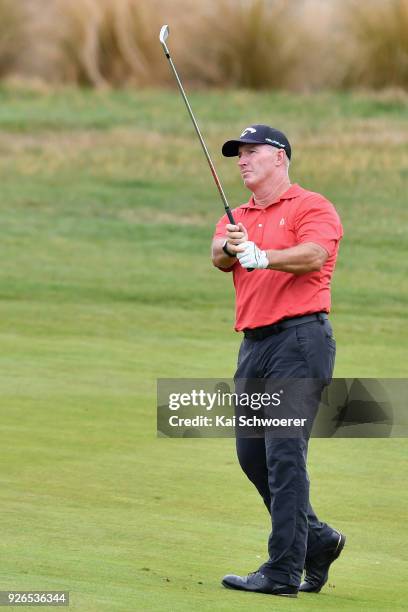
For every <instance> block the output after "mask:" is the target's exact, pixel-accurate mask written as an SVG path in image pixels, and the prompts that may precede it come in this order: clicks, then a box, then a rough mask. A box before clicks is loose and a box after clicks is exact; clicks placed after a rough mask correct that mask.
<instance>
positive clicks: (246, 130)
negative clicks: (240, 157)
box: [240, 127, 256, 138]
mask: <svg viewBox="0 0 408 612" xmlns="http://www.w3.org/2000/svg"><path fill="white" fill-rule="evenodd" d="M255 132H256V129H255V128H251V127H247V128H245V130H244V131H243V132H242V134H241V136H240V138H243V137H244V136H246V135H247V134H255Z"/></svg>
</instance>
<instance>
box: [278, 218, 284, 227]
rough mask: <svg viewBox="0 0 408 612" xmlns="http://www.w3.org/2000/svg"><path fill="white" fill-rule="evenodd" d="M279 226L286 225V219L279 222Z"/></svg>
mask: <svg viewBox="0 0 408 612" xmlns="http://www.w3.org/2000/svg"><path fill="white" fill-rule="evenodd" d="M279 225H285V218H284V217H282V219H281V220H280V221H279Z"/></svg>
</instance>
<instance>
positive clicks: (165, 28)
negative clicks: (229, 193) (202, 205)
mask: <svg viewBox="0 0 408 612" xmlns="http://www.w3.org/2000/svg"><path fill="white" fill-rule="evenodd" d="M168 35H169V26H168V25H164V26H163V27H162V29H161V30H160V36H159V38H160V42H161V44H162V46H163V50H164V53H165V55H166V57H167V59H168V60H169V64H170V67H171V69H172V71H173V73H174V76H175V77H176V81H177V85H178V87H179V90H180V93H181V95H182V97H183V100H184V103H185V105H186V107H187V110H188V114H189V115H190V117H191V121H192V122H193V125H194V128H195V131H196V132H197V136H198V138H199V140H200V143H201V146H202V148H203V151H204V155H205V156H206V158H207V161H208V165H209V166H210V170H211V174H212V175H213V178H214V181H215V184H216V186H217V189H218V191H219V194H220V196H221V200H222V202H223V204H224V208H225V212H226V213H227V215H228V219H229V220H230V223H232V224H233V225H236V223H235V220H234V217H233V215H232V212H231V209H230V207H229V204H228V200H227V198H226V196H225V193H224V190H223V188H222V185H221V182H220V179H219V178H218V176H217V173H216V171H215V168H214V164H213V162H212V159H211V157H210V154H209V152H208V149H207V147H206V144H205V142H204V139H203V137H202V136H201V132H200V128H199V127H198V124H197V121H196V120H195V117H194V115H193V111H192V110H191V106H190V103H189V101H188V100H187V96H186V92H185V91H184V88H183V85H182V83H181V81H180V77H179V75H178V74H177V70H176V68H175V66H174V63H173V60H172V59H171V57H170V51H169V49H168V47H167V45H166V40H167V37H168Z"/></svg>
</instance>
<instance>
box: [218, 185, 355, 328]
mask: <svg viewBox="0 0 408 612" xmlns="http://www.w3.org/2000/svg"><path fill="white" fill-rule="evenodd" d="M233 212H234V219H235V221H236V222H237V223H239V222H241V223H242V224H243V225H244V227H245V228H246V229H247V231H248V237H249V240H252V241H253V242H255V244H257V245H258V247H259V248H261V249H263V250H268V249H287V248H289V247H293V246H296V245H297V244H302V243H304V242H315V243H316V244H319V245H320V246H322V247H323V248H324V249H326V251H327V252H328V254H329V257H328V259H327V261H326V263H325V264H324V266H323V268H322V269H321V270H320V271H318V272H308V273H307V274H302V275H300V276H296V275H295V274H292V273H289V272H280V271H278V270H254V271H253V272H247V271H246V270H245V269H244V268H242V266H241V264H240V263H239V261H238V260H237V261H236V262H235V263H234V265H233V266H232V267H231V268H228V269H225V268H220V270H223V271H224V272H232V273H233V279H234V285H235V293H236V324H235V329H236V330H237V331H241V330H243V329H247V328H254V327H260V326H262V325H270V324H272V323H276V322H277V321H280V320H281V319H284V318H288V317H296V316H300V315H305V314H310V313H313V312H322V311H325V312H329V311H330V281H331V277H332V274H333V271H334V266H335V264H336V257H337V251H338V248H339V242H340V240H341V238H342V236H343V228H342V226H341V222H340V218H339V216H338V214H337V212H336V209H335V208H334V206H333V204H331V203H330V202H329V201H328V200H326V198H324V197H323V196H322V195H320V194H318V193H314V192H312V191H307V190H306V189H302V187H300V186H299V185H296V184H295V185H292V186H291V187H290V188H289V189H288V190H287V191H286V192H285V193H284V194H283V195H281V196H280V198H278V199H277V200H275V201H274V202H271V203H270V204H268V205H266V206H256V205H255V204H254V200H253V197H251V199H250V200H249V202H247V203H246V204H242V206H239V207H238V208H236V209H235V210H234V211H233ZM227 223H229V221H228V217H227V215H224V216H223V217H222V218H221V219H220V220H219V222H218V223H217V227H216V231H215V234H214V237H223V236H225V226H226V225H227Z"/></svg>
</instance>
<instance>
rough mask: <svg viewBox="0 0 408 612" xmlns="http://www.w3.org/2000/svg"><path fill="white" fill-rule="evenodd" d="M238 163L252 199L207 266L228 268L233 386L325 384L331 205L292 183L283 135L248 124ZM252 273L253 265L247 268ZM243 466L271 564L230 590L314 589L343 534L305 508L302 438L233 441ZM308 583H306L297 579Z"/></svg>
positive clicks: (232, 146)
mask: <svg viewBox="0 0 408 612" xmlns="http://www.w3.org/2000/svg"><path fill="white" fill-rule="evenodd" d="M222 152H223V154H224V155H225V156H226V157H235V156H237V157H238V167H239V170H240V172H241V176H242V180H243V182H244V184H245V186H246V187H247V188H248V189H249V190H250V191H251V192H252V195H251V197H250V199H249V201H248V202H247V203H246V204H243V205H242V206H239V207H238V208H236V209H235V210H234V211H233V214H234V218H235V222H236V225H232V224H230V223H229V221H228V218H227V216H226V215H224V217H222V218H221V219H220V221H219V222H218V224H217V228H216V232H215V235H214V239H213V244H212V260H213V264H214V265H215V266H216V267H217V268H219V269H220V270H222V271H224V272H232V275H233V280H234V286H235V292H236V324H235V329H236V330H237V331H239V332H243V335H244V338H243V341H242V344H241V347H240V351H239V356H238V367H237V371H236V374H235V379H236V380H248V379H265V380H271V379H282V378H285V379H288V378H291V379H304V378H306V379H314V380H318V381H323V382H322V388H323V386H324V385H325V384H328V382H329V381H330V380H331V377H332V372H333V367H334V359H335V352H336V345H335V340H334V337H333V332H332V328H331V325H330V322H329V320H328V313H329V311H330V283H331V278H332V274H333V271H334V267H335V263H336V258H337V252H338V247H339V242H340V240H341V238H342V235H343V230H342V226H341V223H340V219H339V216H338V214H337V212H336V210H335V208H334V206H333V205H332V204H331V203H330V202H329V201H328V200H327V199H326V198H324V197H323V196H322V195H320V194H318V193H314V192H311V191H307V190H305V189H303V188H302V187H300V186H299V185H296V184H291V182H290V179H289V173H288V170H289V163H290V158H291V146H290V144H289V141H288V139H287V138H286V136H285V135H284V134H283V133H282V132H281V131H279V130H276V129H274V128H271V127H269V126H266V125H251V126H249V127H247V128H246V129H245V130H244V131H243V132H242V134H241V136H240V137H239V138H238V139H236V140H229V141H228V142H226V143H225V144H224V146H223V148H222ZM248 268H249V269H253V270H252V271H251V272H248ZM236 445H237V454H238V459H239V462H240V465H241V467H242V469H243V470H244V472H245V473H246V475H247V476H248V478H249V479H250V480H251V482H253V484H254V485H255V486H256V488H257V489H258V491H259V493H260V495H261V496H262V498H263V500H264V503H265V505H266V507H267V509H268V511H269V512H270V514H271V519H272V531H271V534H270V536H269V541H268V552H269V559H268V560H267V561H266V562H265V563H263V565H261V567H260V568H259V569H258V570H257V571H255V572H253V573H251V574H249V575H248V576H245V577H242V576H236V575H233V574H230V575H227V576H225V577H224V579H223V581H222V583H223V585H224V586H225V587H227V588H232V589H239V590H245V591H252V592H259V593H270V594H272V595H285V596H290V597H296V595H297V592H298V591H299V590H301V591H306V592H319V591H320V589H321V588H322V586H323V585H324V584H325V583H326V582H327V578H328V570H329V566H330V564H331V563H332V562H333V561H334V560H335V559H336V558H337V557H338V556H339V554H340V552H341V551H342V549H343V547H344V543H345V537H344V536H343V535H342V534H341V533H340V532H338V531H336V530H335V529H333V528H332V527H330V526H329V525H327V524H326V523H323V522H321V521H320V520H319V519H318V518H317V516H316V514H315V513H314V511H313V509H312V507H311V505H310V503H309V479H308V476H307V472H306V457H307V445H308V435H302V436H300V437H299V436H295V437H288V438H286V437H276V436H273V435H271V434H270V432H268V431H267V430H265V431H264V433H263V434H262V435H261V437H259V436H258V437H241V436H237V439H236ZM303 571H305V577H304V580H303V582H302V574H303Z"/></svg>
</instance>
